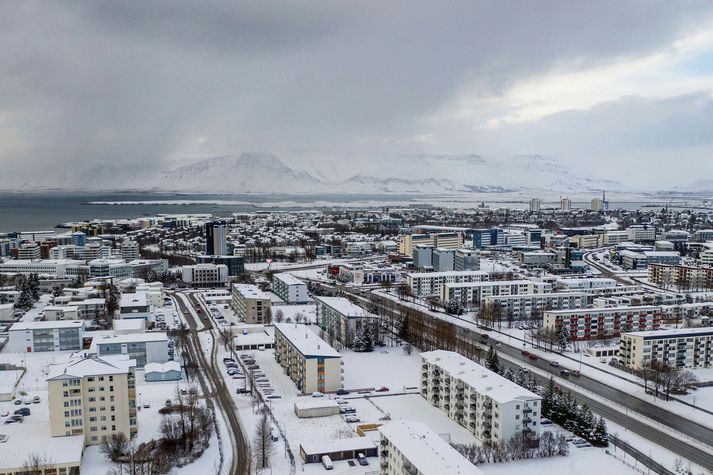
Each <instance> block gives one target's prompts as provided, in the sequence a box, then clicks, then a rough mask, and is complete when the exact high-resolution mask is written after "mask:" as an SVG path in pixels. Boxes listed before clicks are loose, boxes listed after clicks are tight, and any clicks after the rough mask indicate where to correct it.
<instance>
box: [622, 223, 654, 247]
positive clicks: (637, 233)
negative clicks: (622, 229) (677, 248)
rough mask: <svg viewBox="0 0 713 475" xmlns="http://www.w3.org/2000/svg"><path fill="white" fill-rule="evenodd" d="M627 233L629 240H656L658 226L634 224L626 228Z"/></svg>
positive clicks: (638, 241)
mask: <svg viewBox="0 0 713 475" xmlns="http://www.w3.org/2000/svg"><path fill="white" fill-rule="evenodd" d="M626 235H627V237H628V238H629V241H632V242H635V243H640V242H654V241H656V226H654V225H651V224H633V225H631V226H629V227H628V228H626Z"/></svg>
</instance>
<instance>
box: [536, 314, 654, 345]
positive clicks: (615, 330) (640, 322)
mask: <svg viewBox="0 0 713 475" xmlns="http://www.w3.org/2000/svg"><path fill="white" fill-rule="evenodd" d="M543 321H544V328H548V329H551V330H557V329H558V328H559V327H560V326H564V327H565V328H566V329H567V331H568V332H569V338H570V340H572V341H580V340H601V339H605V338H612V337H617V336H619V335H620V334H621V333H624V332H628V331H632V330H633V331H647V330H657V329H658V328H659V325H660V323H661V307H658V306H641V307H612V308H584V309H581V310H555V311H551V312H545V316H544V318H543Z"/></svg>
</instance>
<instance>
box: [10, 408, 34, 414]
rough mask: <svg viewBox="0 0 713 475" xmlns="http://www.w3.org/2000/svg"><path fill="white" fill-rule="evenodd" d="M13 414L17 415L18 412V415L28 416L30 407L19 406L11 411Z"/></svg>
mask: <svg viewBox="0 0 713 475" xmlns="http://www.w3.org/2000/svg"><path fill="white" fill-rule="evenodd" d="M13 414H15V415H18V414H19V415H21V416H29V415H30V408H29V407H23V408H20V409H18V410H16V411H15V412H13Z"/></svg>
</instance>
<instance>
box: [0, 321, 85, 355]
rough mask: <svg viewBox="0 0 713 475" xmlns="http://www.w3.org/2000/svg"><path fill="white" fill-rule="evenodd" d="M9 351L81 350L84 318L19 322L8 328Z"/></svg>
mask: <svg viewBox="0 0 713 475" xmlns="http://www.w3.org/2000/svg"><path fill="white" fill-rule="evenodd" d="M8 336H9V340H8V346H7V351H8V352H10V353H31V352H43V351H79V350H81V349H82V339H83V337H84V320H68V321H47V322H17V323H15V324H14V325H12V326H11V327H10V329H9V330H8Z"/></svg>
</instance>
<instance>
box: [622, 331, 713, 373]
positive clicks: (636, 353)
mask: <svg viewBox="0 0 713 475" xmlns="http://www.w3.org/2000/svg"><path fill="white" fill-rule="evenodd" d="M618 357H619V362H620V363H621V364H623V365H625V366H627V367H628V368H632V369H642V368H646V367H649V366H651V364H652V363H654V362H658V363H665V364H667V365H669V366H671V367H674V368H710V367H711V365H712V363H713V328H710V327H704V328H676V329H666V330H658V331H644V332H632V333H624V334H623V335H621V340H619V355H618Z"/></svg>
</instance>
